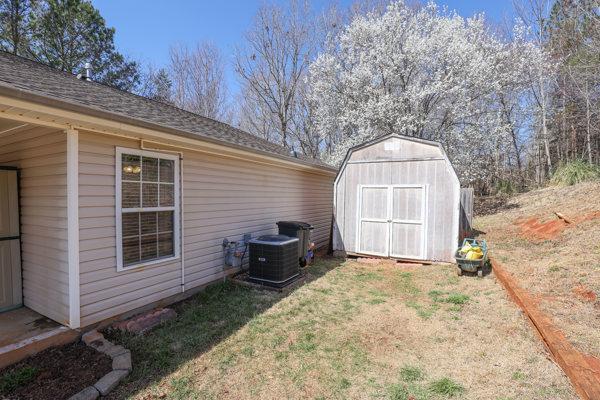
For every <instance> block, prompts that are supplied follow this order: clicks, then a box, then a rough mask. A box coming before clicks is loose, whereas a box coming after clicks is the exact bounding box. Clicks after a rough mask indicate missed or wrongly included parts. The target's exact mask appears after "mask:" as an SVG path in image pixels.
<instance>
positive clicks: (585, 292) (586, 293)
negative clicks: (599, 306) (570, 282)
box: [573, 284, 597, 303]
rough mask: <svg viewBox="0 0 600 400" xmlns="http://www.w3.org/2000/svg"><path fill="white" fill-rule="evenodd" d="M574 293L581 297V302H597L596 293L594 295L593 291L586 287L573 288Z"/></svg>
mask: <svg viewBox="0 0 600 400" xmlns="http://www.w3.org/2000/svg"><path fill="white" fill-rule="evenodd" d="M573 293H574V294H575V295H576V296H577V297H579V298H580V299H581V300H583V301H589V302H592V303H593V302H594V301H596V298H597V296H596V293H594V291H593V290H590V289H589V288H587V287H586V286H584V285H581V284H579V285H577V286H575V287H574V288H573Z"/></svg>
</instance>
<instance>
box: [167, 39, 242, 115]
mask: <svg viewBox="0 0 600 400" xmlns="http://www.w3.org/2000/svg"><path fill="white" fill-rule="evenodd" d="M170 56H171V63H170V67H169V70H170V78H171V80H172V101H173V103H174V104H175V105H176V106H178V107H180V108H183V109H185V110H188V111H191V112H194V113H197V114H200V115H204V116H206V117H209V118H214V119H218V120H224V121H227V120H229V119H230V115H231V113H230V110H229V106H228V103H227V96H228V90H227V85H226V82H225V63H224V61H223V56H222V54H221V52H220V50H219V49H218V48H217V47H216V46H215V45H213V44H211V43H208V42H201V43H198V44H197V45H196V47H194V48H192V49H189V48H188V47H186V46H175V47H172V48H171V52H170Z"/></svg>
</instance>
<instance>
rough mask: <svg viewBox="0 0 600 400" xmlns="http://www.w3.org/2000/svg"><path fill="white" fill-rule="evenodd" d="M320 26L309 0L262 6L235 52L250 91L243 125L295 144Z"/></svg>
mask: <svg viewBox="0 0 600 400" xmlns="http://www.w3.org/2000/svg"><path fill="white" fill-rule="evenodd" d="M315 30H316V26H315V22H314V19H313V18H312V17H311V14H310V10H309V7H308V5H307V3H299V2H297V1H292V2H291V4H290V6H289V7H288V8H285V9H284V8H282V7H280V6H276V5H265V6H262V7H261V8H260V9H259V11H258V13H257V15H256V17H255V19H254V24H253V25H252V28H251V29H250V30H249V31H248V32H247V34H246V45H245V47H243V48H239V49H237V52H236V57H235V70H236V72H237V73H238V76H239V79H240V82H241V86H242V93H243V96H244V98H243V102H244V105H243V106H242V108H241V112H242V113H243V115H241V116H240V124H241V126H242V127H243V128H245V129H248V130H250V131H251V132H252V133H254V134H257V135H259V136H262V137H264V138H267V139H269V140H274V141H277V142H279V143H280V144H282V145H283V146H285V147H290V146H292V139H293V138H292V136H293V134H292V130H293V128H294V123H293V120H294V117H295V113H296V112H297V111H298V101H299V100H298V99H299V95H300V85H301V83H302V79H304V75H305V73H306V71H307V69H308V65H309V63H310V61H311V59H312V58H313V56H314V54H315V51H316V43H315Z"/></svg>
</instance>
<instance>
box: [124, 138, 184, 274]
mask: <svg viewBox="0 0 600 400" xmlns="http://www.w3.org/2000/svg"><path fill="white" fill-rule="evenodd" d="M123 154H131V155H134V156H141V157H152V158H158V159H163V160H173V164H174V166H175V169H174V172H173V185H174V188H173V190H174V198H175V202H174V204H173V207H140V208H125V209H123V208H122V207H121V204H122V193H121V191H122V188H123V185H122V171H123V165H122V163H123ZM159 165H160V163H159ZM179 185H180V176H179V157H178V156H177V155H173V154H167V153H160V152H155V151H147V150H139V149H130V148H126V147H116V148H115V223H116V228H117V229H116V233H117V234H116V245H117V246H116V247H117V271H129V270H132V269H137V268H142V267H147V266H150V265H154V264H161V263H166V262H170V261H174V260H178V259H179V258H180V254H181V251H180V243H181V231H180V228H179V227H180V209H181V200H180V190H179ZM140 205H141V204H140ZM123 210H128V211H132V212H136V211H137V212H145V211H173V253H174V255H173V256H171V257H163V258H157V259H154V260H148V261H140V262H139V263H137V264H132V265H127V266H124V265H123V225H122V224H123V221H122V218H123Z"/></svg>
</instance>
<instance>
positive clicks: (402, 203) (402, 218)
mask: <svg viewBox="0 0 600 400" xmlns="http://www.w3.org/2000/svg"><path fill="white" fill-rule="evenodd" d="M390 190H391V197H392V199H391V203H392V204H391V227H390V230H391V234H390V256H391V257H397V258H416V259H423V258H424V253H425V197H426V196H425V187H424V186H393V187H392V188H391V189H390Z"/></svg>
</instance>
